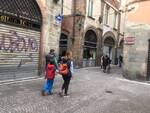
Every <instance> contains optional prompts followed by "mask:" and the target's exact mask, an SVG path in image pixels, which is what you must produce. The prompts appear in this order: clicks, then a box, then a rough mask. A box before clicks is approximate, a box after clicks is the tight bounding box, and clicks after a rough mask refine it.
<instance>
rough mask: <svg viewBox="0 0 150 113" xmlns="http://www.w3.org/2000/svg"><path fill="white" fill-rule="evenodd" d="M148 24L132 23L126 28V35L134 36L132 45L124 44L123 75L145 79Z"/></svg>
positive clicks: (149, 35)
mask: <svg viewBox="0 0 150 113" xmlns="http://www.w3.org/2000/svg"><path fill="white" fill-rule="evenodd" d="M149 29H150V25H144V24H143V25H142V24H141V25H134V26H130V27H128V29H127V32H128V34H127V35H126V37H128V36H130V37H135V43H134V44H133V45H124V76H125V77H127V78H129V79H145V77H146V73H147V57H148V39H149V37H150V31H149Z"/></svg>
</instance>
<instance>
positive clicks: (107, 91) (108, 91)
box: [105, 90, 113, 93]
mask: <svg viewBox="0 0 150 113" xmlns="http://www.w3.org/2000/svg"><path fill="white" fill-rule="evenodd" d="M105 92H106V93H113V92H112V91H110V90H106V91H105Z"/></svg>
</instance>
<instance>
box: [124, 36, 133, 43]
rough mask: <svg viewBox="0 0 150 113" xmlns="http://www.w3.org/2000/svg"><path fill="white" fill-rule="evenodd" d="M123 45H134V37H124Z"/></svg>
mask: <svg viewBox="0 0 150 113" xmlns="http://www.w3.org/2000/svg"><path fill="white" fill-rule="evenodd" d="M124 44H125V45H134V44H135V37H125V38H124Z"/></svg>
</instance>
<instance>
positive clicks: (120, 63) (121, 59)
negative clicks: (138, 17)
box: [119, 55, 123, 67]
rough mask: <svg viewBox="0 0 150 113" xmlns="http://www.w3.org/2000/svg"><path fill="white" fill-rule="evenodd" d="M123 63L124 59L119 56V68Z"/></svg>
mask: <svg viewBox="0 0 150 113" xmlns="http://www.w3.org/2000/svg"><path fill="white" fill-rule="evenodd" d="M122 63H123V57H122V56H121V55H120V56H119V67H122Z"/></svg>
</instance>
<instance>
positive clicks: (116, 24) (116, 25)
mask: <svg viewBox="0 0 150 113" xmlns="http://www.w3.org/2000/svg"><path fill="white" fill-rule="evenodd" d="M118 21H119V19H118V13H117V12H116V13H115V23H114V28H116V29H118Z"/></svg>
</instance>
